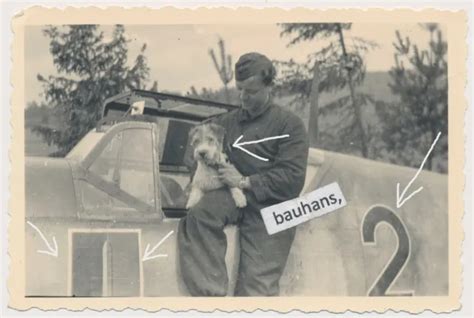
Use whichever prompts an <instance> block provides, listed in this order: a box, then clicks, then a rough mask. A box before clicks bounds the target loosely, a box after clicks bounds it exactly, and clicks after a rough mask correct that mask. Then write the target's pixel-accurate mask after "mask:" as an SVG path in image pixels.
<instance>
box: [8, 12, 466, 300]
mask: <svg viewBox="0 0 474 318" xmlns="http://www.w3.org/2000/svg"><path fill="white" fill-rule="evenodd" d="M333 20H334V22H327V21H318V20H312V21H303V22H301V21H298V19H295V20H294V21H295V22H288V21H291V20H287V19H286V20H281V21H278V20H275V21H273V22H271V23H270V22H269V23H259V24H252V23H207V24H206V23H169V24H152V23H150V24H134V23H121V20H120V19H117V23H114V24H111V23H97V24H90V23H83V24H81V23H76V22H74V23H70V24H69V23H60V24H57V23H55V24H49V23H50V22H48V21H45V22H44V23H35V24H32V25H25V26H24V27H23V33H22V34H23V41H24V43H23V52H22V54H23V59H24V60H23V65H24V66H23V68H24V73H23V75H22V76H24V77H23V85H24V96H23V102H24V104H23V105H15V106H14V107H15V108H16V109H17V110H18V111H20V110H22V111H23V114H21V116H23V118H24V120H23V122H22V123H23V129H24V144H23V145H24V148H23V149H24V153H23V154H24V165H23V166H24V181H23V182H24V183H23V185H24V199H23V200H24V221H23V223H24V227H23V228H24V232H23V233H20V234H21V235H23V240H24V264H23V265H22V266H24V267H23V269H22V270H23V271H24V273H23V275H24V280H23V282H24V287H23V288H24V294H23V295H22V297H24V298H25V299H26V300H31V301H35V299H44V298H58V299H64V300H67V299H87V298H97V297H100V298H104V299H110V298H115V297H122V298H123V297H131V298H134V297H138V298H141V297H154V298H157V299H158V298H159V297H187V298H190V297H195V296H198V297H216V296H222V297H224V296H227V297H262V296H264V297H266V296H273V297H275V296H276V297H295V298H294V299H296V297H299V296H305V297H306V296H311V297H348V298H351V297H363V298H376V299H387V298H390V299H397V298H400V299H412V298H416V297H419V296H423V297H426V296H429V297H449V296H450V295H453V291H454V292H457V286H458V284H459V282H458V281H456V280H453V276H451V275H450V268H451V270H452V269H453V268H452V266H453V264H454V266H455V268H457V267H458V266H459V265H458V262H459V259H458V260H455V262H456V263H453V260H451V258H450V255H451V254H452V252H453V251H452V250H450V248H451V246H453V245H452V243H453V242H452V241H451V240H452V236H450V234H451V235H452V234H453V233H452V232H450V230H451V228H450V222H453V221H452V220H453V219H451V217H450V215H451V213H453V211H451V210H450V209H449V206H450V205H449V204H451V203H450V200H451V199H453V200H457V199H458V197H457V195H458V194H456V197H451V196H450V200H448V192H449V189H450V188H449V187H448V185H450V184H451V181H450V182H449V183H448V180H451V179H449V178H450V175H451V173H452V171H451V168H452V167H453V165H452V164H451V161H452V160H455V161H456V160H457V159H456V158H453V157H452V156H451V155H448V152H449V151H450V148H451V146H452V145H451V143H450V142H448V140H451V139H450V134H451V133H452V131H453V130H452V129H461V130H462V125H461V126H459V127H456V128H455V127H452V126H451V124H452V122H450V121H449V120H448V119H450V116H451V115H450V116H448V113H449V114H451V113H450V112H451V111H454V110H452V109H451V108H453V107H457V109H458V111H462V109H463V107H464V106H463V105H462V104H457V105H456V104H452V99H451V98H450V97H449V96H450V94H451V93H449V89H450V87H453V86H452V85H455V84H452V83H451V78H452V77H451V76H448V69H449V68H451V67H456V66H452V65H451V64H450V63H449V61H450V60H449V57H450V56H449V54H452V51H451V49H450V46H451V43H452V42H450V40H449V39H450V37H449V36H448V35H449V34H450V33H449V32H450V26H449V25H448V24H447V23H446V22H443V20H442V19H441V20H440V21H439V22H437V21H436V20H423V19H419V21H414V20H413V19H411V20H410V21H409V22H406V21H403V20H400V21H399V22H397V21H396V20H394V19H391V20H389V21H387V23H384V22H380V21H378V22H371V21H369V20H364V21H361V19H357V18H355V19H354V20H353V21H349V20H348V19H347V18H344V19H341V20H340V21H339V22H338V20H337V19H333ZM426 21H428V22H426ZM448 53H449V54H448ZM448 122H449V124H448ZM455 133H456V134H457V132H455ZM456 220H457V219H456ZM451 225H452V223H451ZM456 244H457V243H456ZM39 270H41V271H40V272H39ZM453 284H454V285H453ZM384 296H391V297H384ZM363 298H361V299H363ZM124 299H127V298H124ZM216 299H217V298H216ZM322 299H324V298H322ZM322 301H323V302H324V300H322ZM425 307H426V308H430V306H429V305H426V306H425ZM216 308H219V307H218V306H216Z"/></svg>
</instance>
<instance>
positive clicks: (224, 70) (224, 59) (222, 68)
mask: <svg viewBox="0 0 474 318" xmlns="http://www.w3.org/2000/svg"><path fill="white" fill-rule="evenodd" d="M218 45H219V51H220V57H221V64H220V65H219V63H218V62H217V58H216V54H215V53H214V50H213V49H210V50H209V55H210V56H211V59H212V62H213V63H214V67H215V68H216V71H217V73H218V74H219V78H220V79H221V81H222V83H223V84H224V93H225V98H226V102H227V103H230V96H229V89H228V85H229V83H230V81H232V78H233V77H234V72H233V70H232V56H230V55H227V54H226V53H225V43H224V40H222V39H221V38H219V41H218Z"/></svg>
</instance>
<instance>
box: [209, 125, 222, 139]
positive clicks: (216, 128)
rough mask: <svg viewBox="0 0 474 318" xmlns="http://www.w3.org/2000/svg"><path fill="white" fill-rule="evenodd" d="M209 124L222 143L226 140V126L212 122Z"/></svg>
mask: <svg viewBox="0 0 474 318" xmlns="http://www.w3.org/2000/svg"><path fill="white" fill-rule="evenodd" d="M208 125H209V128H210V129H211V131H212V133H213V134H214V135H215V136H217V137H218V138H219V142H220V143H221V144H222V142H223V141H224V135H225V128H224V127H222V126H221V125H218V124H215V123H210V124H208Z"/></svg>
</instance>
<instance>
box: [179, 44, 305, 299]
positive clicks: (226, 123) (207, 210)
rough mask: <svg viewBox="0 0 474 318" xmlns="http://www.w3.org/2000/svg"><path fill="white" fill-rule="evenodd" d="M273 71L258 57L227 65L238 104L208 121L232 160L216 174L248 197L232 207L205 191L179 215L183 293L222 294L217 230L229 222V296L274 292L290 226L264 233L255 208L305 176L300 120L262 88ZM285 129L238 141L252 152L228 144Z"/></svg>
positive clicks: (224, 282) (224, 193) (222, 195)
mask: <svg viewBox="0 0 474 318" xmlns="http://www.w3.org/2000/svg"><path fill="white" fill-rule="evenodd" d="M274 77H275V69H274V67H273V65H272V62H271V61H270V60H269V59H268V58H267V57H266V56H264V55H262V54H259V53H247V54H244V55H243V56H241V57H240V59H239V60H238V61H237V63H236V65H235V79H236V85H237V89H238V90H239V92H240V99H241V107H240V108H239V109H236V110H233V111H230V112H229V113H226V114H223V115H221V116H220V117H218V118H215V119H214V120H213V122H215V123H217V124H220V125H222V126H223V127H224V128H225V130H226V135H225V138H224V149H225V151H226V153H227V155H228V157H229V160H230V162H231V163H232V164H228V165H226V166H224V167H222V168H220V169H219V177H220V178H221V180H222V181H223V182H224V183H225V184H227V185H229V186H230V187H240V188H241V189H243V191H244V193H245V195H246V197H247V201H248V203H247V206H246V207H245V208H242V209H239V208H237V207H236V206H235V204H234V203H233V200H232V198H231V196H230V193H229V191H228V189H218V190H215V191H210V192H207V193H206V194H205V195H204V196H203V197H202V199H201V201H200V202H199V203H197V204H196V205H195V206H194V207H192V208H191V209H190V210H189V212H188V215H187V216H186V217H185V218H183V219H182V220H181V222H180V224H179V228H178V245H179V258H180V266H181V274H182V277H183V281H184V283H185V284H186V286H187V288H188V290H189V292H190V293H191V295H194V296H225V295H226V292H227V287H228V277H227V270H226V265H225V261H224V257H225V252H226V248H227V242H226V236H225V233H224V231H223V230H224V227H225V226H226V225H229V224H237V225H238V226H239V229H240V263H239V273H238V278H237V285H236V288H235V296H276V295H278V294H279V280H280V277H281V275H282V274H283V270H284V268H285V264H286V261H287V258H288V254H289V251H290V247H291V244H292V242H293V239H294V236H295V228H290V229H288V230H285V231H282V232H279V233H276V234H273V235H269V234H268V233H267V231H266V228H265V225H264V223H263V220H262V216H261V214H260V210H261V209H263V208H265V207H267V206H270V205H274V204H277V203H280V202H283V201H286V200H290V199H293V198H295V197H297V196H298V195H299V193H300V192H301V190H302V188H303V184H304V181H305V174H306V164H307V157H308V138H307V134H306V130H305V127H304V125H303V122H302V121H301V119H300V118H299V117H297V116H296V115H295V114H293V113H292V112H290V111H288V110H285V109H284V108H282V107H280V106H278V105H275V104H274V103H273V101H272V98H271V94H270V93H271V86H272V83H273V79H274ZM286 134H288V135H289V137H287V138H281V139H273V140H267V141H264V142H261V143H256V144H249V145H245V146H243V147H245V149H247V150H248V151H250V152H252V153H254V154H255V155H257V156H259V157H260V158H256V157H254V156H252V155H250V154H249V153H247V152H244V151H242V150H240V149H236V148H235V147H232V144H233V143H234V141H235V140H236V139H237V138H239V137H240V136H243V137H242V139H241V140H240V142H245V141H253V140H258V139H263V138H267V137H273V136H281V135H286ZM262 159H268V160H267V161H265V160H262Z"/></svg>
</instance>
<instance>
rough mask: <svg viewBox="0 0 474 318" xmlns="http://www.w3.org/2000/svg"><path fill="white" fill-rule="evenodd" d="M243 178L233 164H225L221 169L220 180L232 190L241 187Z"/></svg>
mask: <svg viewBox="0 0 474 318" xmlns="http://www.w3.org/2000/svg"><path fill="white" fill-rule="evenodd" d="M242 177H243V176H242V174H241V173H240V172H239V171H238V170H237V169H236V168H235V167H234V165H233V164H230V163H224V164H222V167H221V168H219V179H220V180H221V182H223V183H225V184H227V185H228V186H229V187H231V188H237V187H239V182H240V180H242Z"/></svg>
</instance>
